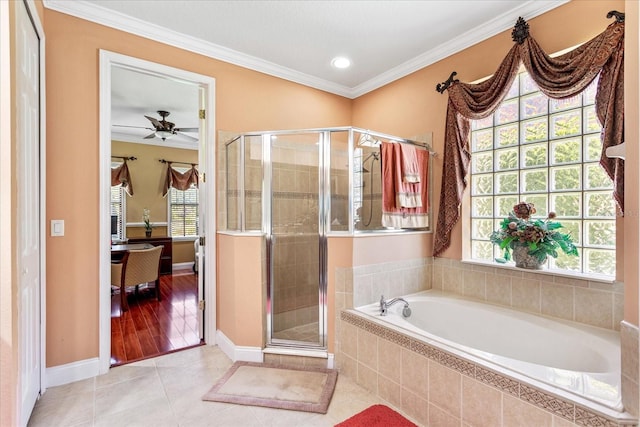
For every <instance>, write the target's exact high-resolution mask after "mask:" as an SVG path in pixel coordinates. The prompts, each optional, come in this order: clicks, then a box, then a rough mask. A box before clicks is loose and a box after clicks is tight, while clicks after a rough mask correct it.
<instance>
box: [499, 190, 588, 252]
mask: <svg viewBox="0 0 640 427" xmlns="http://www.w3.org/2000/svg"><path fill="white" fill-rule="evenodd" d="M535 213H536V208H535V207H534V205H533V203H526V202H520V203H518V204H517V205H515V206H514V207H513V212H511V213H509V216H508V217H507V218H505V219H503V220H502V222H501V223H500V229H499V230H496V231H494V232H493V233H491V237H490V240H491V242H492V243H493V244H496V245H499V246H500V249H503V250H504V260H505V261H509V260H510V259H511V251H512V250H513V249H514V247H515V246H517V245H526V246H528V248H529V251H528V254H529V255H531V256H533V257H535V258H536V259H537V260H538V261H539V262H540V263H542V262H544V261H545V260H546V259H547V256H549V255H551V256H552V257H554V258H557V257H558V249H560V250H562V251H563V252H564V253H565V254H567V255H574V256H577V255H578V249H577V248H576V246H575V245H574V244H573V241H572V240H571V236H570V235H569V234H567V233H561V232H560V231H558V229H559V228H562V224H560V223H559V222H557V221H552V219H553V218H555V217H556V214H555V213H554V212H549V216H548V217H547V218H546V219H531V215H533V214H535Z"/></svg>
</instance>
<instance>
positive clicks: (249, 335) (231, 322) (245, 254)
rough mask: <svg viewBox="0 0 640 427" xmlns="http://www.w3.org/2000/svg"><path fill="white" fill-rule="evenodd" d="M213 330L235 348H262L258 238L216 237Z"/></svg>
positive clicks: (262, 329) (260, 251)
mask: <svg viewBox="0 0 640 427" xmlns="http://www.w3.org/2000/svg"><path fill="white" fill-rule="evenodd" d="M217 241H218V247H217V249H218V266H221V267H222V266H223V268H219V273H218V289H217V291H218V294H217V299H218V301H217V304H216V305H217V307H218V309H217V323H218V325H217V327H218V329H220V330H221V331H222V332H223V333H224V334H225V335H226V336H227V338H229V339H230V340H231V341H232V342H233V343H234V344H235V345H236V346H251V347H259V348H262V347H263V346H264V332H263V331H264V330H265V316H264V308H263V307H264V304H263V302H264V300H265V297H264V291H265V289H264V287H263V286H262V284H263V281H262V245H263V241H264V240H263V238H262V236H230V235H225V234H218V239H217Z"/></svg>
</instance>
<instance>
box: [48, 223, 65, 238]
mask: <svg viewBox="0 0 640 427" xmlns="http://www.w3.org/2000/svg"><path fill="white" fill-rule="evenodd" d="M51 236H53V237H59V236H64V219H52V220H51Z"/></svg>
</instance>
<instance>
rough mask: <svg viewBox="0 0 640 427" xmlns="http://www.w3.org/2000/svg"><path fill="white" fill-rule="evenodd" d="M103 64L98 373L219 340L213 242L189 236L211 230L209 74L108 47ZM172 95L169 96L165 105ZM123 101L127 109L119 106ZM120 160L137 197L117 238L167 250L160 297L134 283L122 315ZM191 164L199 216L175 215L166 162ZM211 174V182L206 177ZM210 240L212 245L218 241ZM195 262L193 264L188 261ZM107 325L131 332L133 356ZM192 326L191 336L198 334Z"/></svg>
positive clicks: (125, 212)
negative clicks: (166, 127)
mask: <svg viewBox="0 0 640 427" xmlns="http://www.w3.org/2000/svg"><path fill="white" fill-rule="evenodd" d="M100 71H101V72H100V95H101V96H100V131H101V132H100V148H101V150H100V152H101V191H100V205H101V210H100V212H101V232H100V241H101V242H102V243H101V257H100V272H101V274H100V277H101V280H100V283H101V289H102V291H101V292H100V371H101V373H104V372H106V371H107V370H108V369H109V367H110V366H111V365H112V364H116V365H117V364H121V363H127V362H129V361H131V360H138V359H141V358H146V357H152V356H154V355H158V354H163V353H165V352H169V351H175V350H177V349H182V348H188V347H190V346H192V345H194V344H195V345H198V344H199V342H200V340H202V341H204V342H206V343H207V344H214V343H215V330H216V325H215V275H214V274H206V273H205V268H204V265H207V266H208V267H207V268H206V270H208V271H215V270H216V269H215V245H209V246H204V245H202V244H195V245H194V240H198V242H199V243H201V242H204V241H206V240H205V236H206V234H207V232H209V233H211V234H213V233H214V232H215V206H214V200H215V199H214V196H215V180H214V179H213V177H215V173H214V165H215V157H214V156H215V150H214V149H213V147H215V141H214V122H213V118H214V116H215V113H214V86H215V80H214V79H213V78H211V77H207V76H203V75H199V74H195V73H191V72H188V71H184V70H180V69H175V68H172V67H167V66H164V65H160V64H156V63H151V62H148V61H143V60H139V59H137V58H131V57H127V56H124V55H119V54H115V53H112V52H107V51H101V52H100ZM145 84H147V85H150V86H152V88H151V91H161V95H162V96H163V97H165V98H166V99H167V100H168V101H165V103H160V101H158V100H157V99H156V100H155V101H154V100H153V97H151V96H145V95H144V93H143V92H139V89H140V88H143V86H144V85H145ZM122 86H124V87H122ZM183 90H184V91H186V92H187V93H188V95H187V98H188V99H189V101H186V102H188V103H190V104H192V105H191V107H190V108H191V109H192V110H193V112H194V114H196V115H197V117H196V118H195V122H194V117H190V118H189V120H188V122H187V119H185V118H184V117H183V116H181V112H182V110H183V108H182V106H181V105H180V103H179V101H178V99H179V98H180V97H181V94H180V93H179V92H182V91H183ZM176 91H177V92H176ZM123 96H124V97H128V98H129V99H130V100H134V101H135V102H134V101H131V103H130V104H131V105H129V107H122V105H121V104H122V97H123ZM145 98H147V99H145ZM171 100H175V103H174V104H167V103H166V102H169V103H170V102H171ZM149 103H154V104H155V105H149ZM115 107H119V108H118V109H116V108H115ZM174 107H175V108H174ZM127 108H128V109H129V111H124V110H127ZM136 109H137V110H136ZM123 111H124V113H123ZM154 112H155V114H154ZM167 113H168V114H167ZM172 113H173V116H171V114H172ZM122 114H124V116H123V115H122ZM126 116H131V117H134V119H133V120H141V121H138V122H137V123H135V124H132V123H129V122H126V121H125V117H126ZM163 120H164V121H165V123H166V122H169V120H170V121H171V122H172V126H171V129H170V130H172V131H171V132H168V133H164V132H161V131H160V130H161V129H160V128H159V127H158V126H157V122H162V121H163ZM114 125H120V127H117V126H114ZM125 130H126V131H125ZM183 131H184V132H183ZM112 156H116V157H112ZM118 160H120V161H125V160H126V161H128V167H129V169H130V172H131V178H130V180H131V182H132V183H133V192H134V193H133V197H130V196H129V195H128V194H127V195H123V196H122V198H121V201H122V206H120V208H119V209H121V210H120V213H121V214H120V215H119V216H118V221H119V228H118V234H117V235H116V237H117V238H121V239H125V240H126V241H127V243H144V244H151V245H163V247H164V249H163V254H162V259H161V266H164V267H163V271H162V273H164V274H161V276H160V289H161V300H160V301H159V300H157V299H156V298H152V297H151V295H155V292H147V291H146V290H144V289H140V290H139V292H138V293H137V295H135V294H134V295H131V296H128V297H127V300H128V301H129V302H130V304H131V306H130V309H129V310H128V311H126V312H125V311H123V310H122V307H120V306H119V301H120V295H117V292H119V289H118V290H117V291H116V292H114V294H116V295H113V294H112V288H111V280H110V279H111V259H112V258H111V256H112V249H110V248H111V247H112V245H111V243H112V242H111V241H110V240H111V237H112V235H111V234H110V230H111V218H112V213H113V209H114V204H113V191H112V187H111V168H112V165H113V164H114V163H113V162H116V163H117V162H118ZM189 167H194V168H196V169H197V170H198V171H199V175H200V179H199V181H198V187H197V189H196V190H195V192H196V194H197V199H198V200H197V201H196V203H195V205H194V204H193V203H191V206H190V207H191V208H193V207H195V209H196V210H197V213H196V214H195V215H196V216H195V223H194V221H193V212H191V214H192V215H191V217H190V218H191V220H189V219H188V218H187V219H185V218H184V217H183V218H181V219H179V220H178V219H177V218H178V217H177V216H176V215H175V214H174V211H175V208H177V207H178V208H179V207H182V208H183V209H188V208H189V206H186V205H187V204H188V203H186V202H185V198H186V197H185V196H184V194H182V203H180V202H179V201H176V199H179V198H180V197H174V196H175V195H174V193H173V190H174V188H173V187H170V188H169V189H168V190H166V191H163V188H162V182H161V180H163V179H164V177H165V176H166V171H167V168H172V169H173V170H178V171H180V170H182V169H185V168H186V169H188V168H189ZM134 172H135V173H134ZM207 175H208V177H209V179H206V180H205V177H206V176H207ZM149 183H151V184H149ZM145 186H147V188H145ZM181 191H182V190H181ZM163 195H164V197H163ZM127 204H129V206H128V207H127V206H126V205H127ZM145 219H149V222H150V224H151V226H152V229H151V230H150V231H151V232H152V235H151V236H150V237H148V236H145ZM180 221H182V223H181V224H180ZM189 221H191V222H189ZM180 225H181V227H180ZM190 225H194V227H191V226H190ZM211 240H212V241H214V242H215V239H211ZM167 249H168V250H167ZM194 252H195V256H193V258H191V259H190V260H189V261H188V262H180V261H185V260H184V259H180V257H182V258H184V254H185V253H191V254H193V253H194ZM176 261H177V262H176ZM193 261H195V262H196V263H198V265H193ZM167 265H168V267H167ZM176 298H181V299H182V303H183V305H182V316H175V314H176V313H177V312H178V311H179V310H172V307H173V305H172V303H173V302H175V301H176ZM205 301H206V302H207V305H206V306H207V313H206V316H205V313H204V307H205ZM167 303H168V305H167ZM152 308H153V309H152ZM194 311H195V312H194ZM187 312H190V313H187ZM159 316H160V317H159ZM176 322H178V324H176ZM185 326H187V327H186V328H185ZM112 328H115V329H114V332H117V331H116V329H118V330H119V333H120V334H126V333H127V331H129V332H132V333H133V335H131V336H136V337H138V344H134V345H133V347H130V348H129V356H126V357H125V360H123V359H122V355H123V354H122V350H123V348H122V347H121V346H120V345H121V344H122V343H123V342H124V341H125V340H126V338H120V339H119V338H118V336H119V335H118V333H114V334H113V335H112ZM189 330H191V333H188V331H189ZM195 330H197V335H194V332H196V331H195ZM140 331H141V332H140ZM179 331H180V332H185V333H188V335H189V339H186V340H185V339H184V337H178V335H180V334H179V333H178V332H179ZM138 332H140V333H138ZM159 332H163V333H162V334H159ZM154 333H155V334H156V336H154V335H153V334H154ZM118 346H120V348H119V349H118ZM154 348H155V350H157V351H159V353H156V351H155V350H154ZM114 356H115V358H114Z"/></svg>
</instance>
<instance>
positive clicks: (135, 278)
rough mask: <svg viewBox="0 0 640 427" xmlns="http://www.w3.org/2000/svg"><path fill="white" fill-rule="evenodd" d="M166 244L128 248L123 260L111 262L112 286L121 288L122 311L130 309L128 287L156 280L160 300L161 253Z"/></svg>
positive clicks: (136, 290)
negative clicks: (136, 248) (134, 248)
mask: <svg viewBox="0 0 640 427" xmlns="http://www.w3.org/2000/svg"><path fill="white" fill-rule="evenodd" d="M163 248H164V246H155V247H153V248H151V249H141V250H128V251H126V252H125V254H124V257H123V258H122V261H121V262H117V263H112V264H111V286H113V287H117V288H120V301H121V307H122V311H127V310H129V304H128V303H127V292H126V291H127V288H130V287H135V292H136V294H137V293H138V287H139V286H140V285H142V284H145V283H149V282H155V291H156V298H158V301H160V298H161V297H160V255H161V254H162V249H163Z"/></svg>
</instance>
